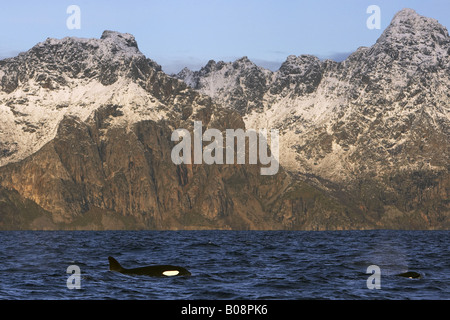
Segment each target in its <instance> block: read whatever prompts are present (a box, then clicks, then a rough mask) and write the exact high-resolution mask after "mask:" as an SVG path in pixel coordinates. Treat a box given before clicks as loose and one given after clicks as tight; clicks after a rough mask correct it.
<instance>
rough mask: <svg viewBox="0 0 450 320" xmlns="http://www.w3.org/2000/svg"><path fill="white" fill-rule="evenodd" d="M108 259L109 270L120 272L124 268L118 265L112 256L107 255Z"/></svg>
mask: <svg viewBox="0 0 450 320" xmlns="http://www.w3.org/2000/svg"><path fill="white" fill-rule="evenodd" d="M108 260H109V270H111V271H118V272H122V271H123V270H124V269H123V268H122V266H121V265H120V263H119V262H118V261H117V260H116V259H114V258H113V257H108Z"/></svg>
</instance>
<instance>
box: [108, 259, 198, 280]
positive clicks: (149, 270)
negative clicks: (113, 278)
mask: <svg viewBox="0 0 450 320" xmlns="http://www.w3.org/2000/svg"><path fill="white" fill-rule="evenodd" d="M108 260H109V270H111V271H116V272H120V273H123V274H131V275H146V276H151V277H173V276H190V275H191V273H190V272H189V271H188V270H186V269H185V268H183V267H178V266H172V265H153V266H147V267H139V268H133V269H126V268H124V267H122V266H121V265H120V263H119V262H118V261H117V260H116V259H114V258H113V257H108Z"/></svg>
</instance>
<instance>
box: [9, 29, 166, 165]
mask: <svg viewBox="0 0 450 320" xmlns="http://www.w3.org/2000/svg"><path fill="white" fill-rule="evenodd" d="M151 68H153V69H154V70H155V71H158V70H160V69H161V68H160V66H159V65H157V64H156V63H154V62H153V61H151V60H149V59H147V58H146V57H145V56H144V55H143V54H142V53H141V52H140V51H139V50H138V47H137V44H136V41H135V39H134V37H133V36H132V35H130V34H121V33H118V32H113V31H105V32H104V33H103V35H102V36H101V38H100V39H78V38H70V37H67V38H64V39H50V38H49V39H47V40H46V41H44V42H41V43H38V44H37V45H35V46H34V47H33V48H32V49H30V50H29V51H27V52H24V53H21V54H19V55H18V56H17V57H14V58H9V59H5V60H1V61H0V79H1V82H0V84H1V86H0V88H1V90H0V117H1V119H2V120H3V121H1V122H0V166H1V165H5V164H7V163H9V162H11V161H18V160H21V159H23V158H25V157H26V156H29V155H31V154H33V153H34V152H36V151H37V150H39V149H40V148H41V147H42V146H43V145H45V144H46V143H47V142H49V141H50V140H51V139H52V138H54V136H55V134H56V129H57V127H58V124H59V123H60V122H61V120H62V119H63V118H64V117H65V116H70V115H72V116H76V117H80V119H82V120H86V119H87V118H88V117H89V116H90V115H92V112H93V111H94V110H96V109H98V108H99V107H100V106H102V105H106V104H111V105H124V106H125V108H124V109H123V112H124V117H122V118H121V119H122V120H125V119H127V118H136V119H141V120H145V119H149V120H150V119H151V120H157V119H159V118H161V117H162V116H164V114H165V111H164V106H163V105H162V103H161V102H160V101H157V100H156V99H155V98H153V97H151V96H150V95H149V94H148V92H147V91H146V90H145V84H144V83H143V81H144V80H143V79H144V74H146V73H148V72H149V71H150V69H151ZM144 106H145V107H144Z"/></svg>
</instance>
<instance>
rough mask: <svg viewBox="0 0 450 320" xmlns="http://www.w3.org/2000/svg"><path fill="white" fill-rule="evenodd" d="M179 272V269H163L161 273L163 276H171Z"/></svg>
mask: <svg viewBox="0 0 450 320" xmlns="http://www.w3.org/2000/svg"><path fill="white" fill-rule="evenodd" d="M179 273H180V271H178V270H167V271H164V272H163V273H162V274H163V275H165V276H168V277H171V276H176V275H177V274H179Z"/></svg>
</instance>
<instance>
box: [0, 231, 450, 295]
mask: <svg viewBox="0 0 450 320" xmlns="http://www.w3.org/2000/svg"><path fill="white" fill-rule="evenodd" d="M449 240H450V232H449V231H388V230H379V231H334V232H326V231H320V232H306V231H298V232H297V231H295V232H291V231H99V232H95V231H73V232H72V231H2V232H0V245H1V250H0V299H27V300H29V299H84V300H90V299H96V300H98V299H120V300H128V299H138V300H140V299H165V300H173V299H183V300H184V299H190V300H191V299H207V300H217V299H227V300H228V299H232V300H234V299H277V300H287V299H401V300H403V299H450V255H449V243H450V241H449ZM109 255H111V256H113V257H115V258H116V259H117V260H118V261H119V262H120V263H121V264H122V266H124V267H127V268H134V267H139V266H146V265H151V264H175V265H180V266H184V267H186V268H187V269H189V270H190V271H191V273H192V276H190V277H167V278H152V277H148V276H130V275H123V274H119V273H115V272H111V271H109V270H108V268H109V264H108V259H107V257H108V256H109ZM70 265H76V266H78V267H79V268H80V271H81V277H80V282H79V284H80V287H81V288H80V289H69V288H68V287H67V279H68V278H69V277H70V276H71V275H70V274H68V273H67V268H68V267H69V266H70ZM370 265H377V266H379V267H380V270H381V275H380V289H369V288H368V286H367V279H368V278H369V276H370V275H371V274H368V273H366V271H367V267H368V266H370ZM407 270H410V271H416V272H419V273H421V274H422V276H423V277H422V278H421V279H407V278H402V277H398V276H396V275H395V274H397V273H400V272H405V271H407ZM71 283H74V284H75V282H71Z"/></svg>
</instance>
